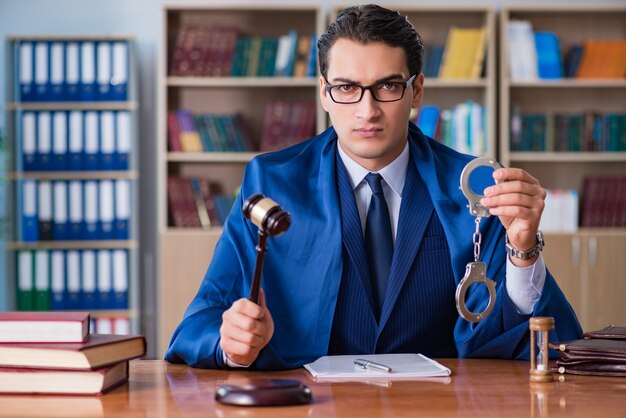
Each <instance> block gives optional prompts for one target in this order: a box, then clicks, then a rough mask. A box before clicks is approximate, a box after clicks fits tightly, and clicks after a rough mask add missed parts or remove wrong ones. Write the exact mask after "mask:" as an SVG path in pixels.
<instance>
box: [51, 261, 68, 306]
mask: <svg viewBox="0 0 626 418" xmlns="http://www.w3.org/2000/svg"><path fill="white" fill-rule="evenodd" d="M66 299H67V295H66V294H65V253H64V251H62V250H54V251H51V252H50V309H51V310H53V311H56V310H61V309H65V301H66Z"/></svg>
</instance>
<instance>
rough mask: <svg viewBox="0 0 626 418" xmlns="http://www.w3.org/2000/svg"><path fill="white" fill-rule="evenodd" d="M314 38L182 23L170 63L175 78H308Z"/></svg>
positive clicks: (313, 60)
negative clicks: (245, 32)
mask: <svg viewBox="0 0 626 418" xmlns="http://www.w3.org/2000/svg"><path fill="white" fill-rule="evenodd" d="M316 49H317V37H316V35H298V33H297V32H296V31H295V30H290V31H289V32H288V33H287V34H285V35H282V36H278V37H275V36H245V35H241V34H240V33H239V29H237V28H236V27H234V26H224V27H220V26H205V25H200V24H185V25H183V26H182V27H181V28H180V30H179V31H178V34H177V37H176V43H175V46H174V49H173V53H172V57H171V60H170V74H171V75H174V76H206V77H228V76H231V77H257V76H259V77H272V76H275V77H308V76H314V75H315V74H316V71H317V68H316V65H317V61H316V59H317V51H316Z"/></svg>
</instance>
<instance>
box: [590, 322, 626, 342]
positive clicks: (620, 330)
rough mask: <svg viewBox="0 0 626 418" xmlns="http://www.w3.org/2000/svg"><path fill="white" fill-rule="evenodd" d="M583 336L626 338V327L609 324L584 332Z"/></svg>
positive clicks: (611, 338)
mask: <svg viewBox="0 0 626 418" xmlns="http://www.w3.org/2000/svg"><path fill="white" fill-rule="evenodd" d="M583 338H585V339H589V338H602V339H610V340H613V339H617V340H626V327H619V326H615V325H608V326H606V327H604V328H602V329H598V330H595V331H588V332H585V333H584V334H583Z"/></svg>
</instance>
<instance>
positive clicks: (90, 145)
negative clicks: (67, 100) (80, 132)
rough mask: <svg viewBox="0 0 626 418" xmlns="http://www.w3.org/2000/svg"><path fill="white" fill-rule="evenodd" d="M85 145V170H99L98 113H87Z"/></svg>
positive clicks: (85, 114) (85, 115)
mask: <svg viewBox="0 0 626 418" xmlns="http://www.w3.org/2000/svg"><path fill="white" fill-rule="evenodd" d="M84 117H85V144H84V153H83V170H86V171H89V170H97V169H98V161H99V159H100V155H99V152H100V146H99V142H100V141H99V140H98V112H85V113H84Z"/></svg>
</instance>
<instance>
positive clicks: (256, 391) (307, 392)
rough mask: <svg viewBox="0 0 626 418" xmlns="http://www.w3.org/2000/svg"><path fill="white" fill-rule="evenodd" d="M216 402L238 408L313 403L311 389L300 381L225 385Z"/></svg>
mask: <svg viewBox="0 0 626 418" xmlns="http://www.w3.org/2000/svg"><path fill="white" fill-rule="evenodd" d="M215 400H216V401H218V402H220V403H223V404H227V405H238V406H287V405H301V404H307V403H311V400H312V394H311V389H309V387H308V386H306V385H304V384H303V383H302V382H300V381H299V380H290V379H253V380H250V382H249V383H248V384H243V385H235V384H228V383H226V384H224V385H222V386H220V387H219V388H218V389H217V391H216V392H215Z"/></svg>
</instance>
